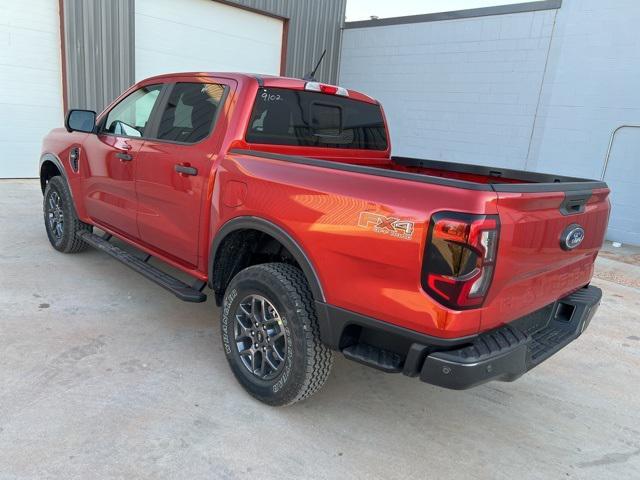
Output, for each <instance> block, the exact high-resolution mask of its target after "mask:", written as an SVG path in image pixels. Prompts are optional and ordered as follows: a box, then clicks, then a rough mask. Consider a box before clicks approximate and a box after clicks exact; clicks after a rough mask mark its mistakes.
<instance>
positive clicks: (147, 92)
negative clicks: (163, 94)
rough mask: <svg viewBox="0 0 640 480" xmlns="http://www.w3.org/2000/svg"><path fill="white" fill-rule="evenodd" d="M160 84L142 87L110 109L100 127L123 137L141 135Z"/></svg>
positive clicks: (154, 102)
mask: <svg viewBox="0 0 640 480" xmlns="http://www.w3.org/2000/svg"><path fill="white" fill-rule="evenodd" d="M161 89H162V85H149V86H147V87H142V88H140V89H138V90H136V91H135V92H133V93H132V94H130V95H129V96H127V97H126V98H125V99H124V100H122V101H121V102H120V103H118V104H117V105H116V106H115V107H113V108H112V109H111V111H110V112H109V114H108V115H107V119H106V121H105V123H104V127H103V129H102V131H103V132H105V133H111V134H113V135H119V136H123V137H143V136H144V130H145V128H146V127H147V123H148V121H149V117H150V116H151V111H152V110H153V106H154V105H155V104H156V101H157V100H158V97H159V95H160V90H161Z"/></svg>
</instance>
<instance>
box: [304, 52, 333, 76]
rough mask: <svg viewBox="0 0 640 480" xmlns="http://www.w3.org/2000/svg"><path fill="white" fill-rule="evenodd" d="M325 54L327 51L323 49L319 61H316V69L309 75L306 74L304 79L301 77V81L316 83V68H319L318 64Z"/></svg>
mask: <svg viewBox="0 0 640 480" xmlns="http://www.w3.org/2000/svg"><path fill="white" fill-rule="evenodd" d="M326 53H327V49H326V48H325V49H324V51H323V52H322V55H320V60H318V63H316V68H314V69H313V70H312V71H311V72H310V73H307V74H306V75H305V76H304V77H302V79H303V80H306V81H308V82H317V80H316V72H317V71H318V67H320V64H321V63H322V59H323V58H324V56H325V54H326Z"/></svg>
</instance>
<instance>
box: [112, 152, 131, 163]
mask: <svg viewBox="0 0 640 480" xmlns="http://www.w3.org/2000/svg"><path fill="white" fill-rule="evenodd" d="M116 158H119V159H120V160H122V161H123V162H130V161H131V160H133V157H132V156H131V155H129V154H128V153H122V152H118V153H116Z"/></svg>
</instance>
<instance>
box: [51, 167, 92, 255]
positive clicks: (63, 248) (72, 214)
mask: <svg viewBox="0 0 640 480" xmlns="http://www.w3.org/2000/svg"><path fill="white" fill-rule="evenodd" d="M52 197H53V198H56V199H59V210H60V212H61V213H62V218H63V222H62V227H61V229H60V231H57V230H56V229H55V228H54V227H52V226H51V223H50V218H49V215H50V214H51V213H52V212H51V210H52V209H51V204H50V201H51V199H52ZM43 213H44V226H45V229H46V231H47V237H49V242H50V243H51V246H53V248H55V249H56V250H58V251H59V252H62V253H77V252H82V251H83V250H86V249H87V248H88V247H89V245H88V244H86V243H85V242H84V241H83V240H82V239H81V238H80V237H78V235H76V232H78V231H80V230H85V231H87V232H91V231H92V229H93V227H92V226H91V225H89V224H87V223H84V222H81V221H80V220H79V219H78V215H77V214H76V209H75V207H74V205H73V197H72V196H71V191H70V190H69V186H68V185H67V182H66V181H65V179H64V178H62V177H61V176H56V177H53V178H51V179H50V180H49V181H48V182H47V186H46V188H45V189H44V201H43Z"/></svg>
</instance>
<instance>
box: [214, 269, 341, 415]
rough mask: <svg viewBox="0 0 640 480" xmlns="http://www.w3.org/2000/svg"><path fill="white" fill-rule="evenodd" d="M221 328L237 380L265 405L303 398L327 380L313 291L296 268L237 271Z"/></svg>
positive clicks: (329, 359)
mask: <svg viewBox="0 0 640 480" xmlns="http://www.w3.org/2000/svg"><path fill="white" fill-rule="evenodd" d="M220 326H221V330H222V342H223V344H224V350H225V353H226V356H227V361H228V362H229V365H230V367H231V370H232V371H233V373H234V375H235V377H236V378H237V380H238V381H239V382H240V384H241V385H242V386H243V387H244V388H245V390H247V392H249V393H250V394H251V395H253V396H254V397H255V398H257V399H258V400H260V401H262V402H264V403H266V404H268V405H273V406H284V405H291V404H293V403H296V402H298V401H300V400H304V399H305V398H307V397H309V396H311V395H313V394H314V393H315V392H316V391H318V390H319V389H320V388H321V387H322V385H323V384H324V382H325V381H326V379H327V377H328V376H329V373H330V371H331V366H332V364H333V353H332V352H331V350H329V348H328V347H326V346H325V345H324V344H323V343H322V342H321V341H320V329H319V327H318V321H317V316H316V311H315V306H314V304H313V297H312V295H311V291H310V290H309V286H308V285H307V282H306V279H305V278H304V275H303V274H302V272H301V271H300V269H298V268H296V267H294V266H291V265H287V264H284V263H267V264H262V265H255V266H252V267H248V268H246V269H244V270H242V271H241V272H240V273H238V274H237V275H236V276H235V277H234V278H233V279H232V280H231V283H230V284H229V287H228V288H227V291H226V293H225V297H224V303H223V306H222V319H221V322H220Z"/></svg>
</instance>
